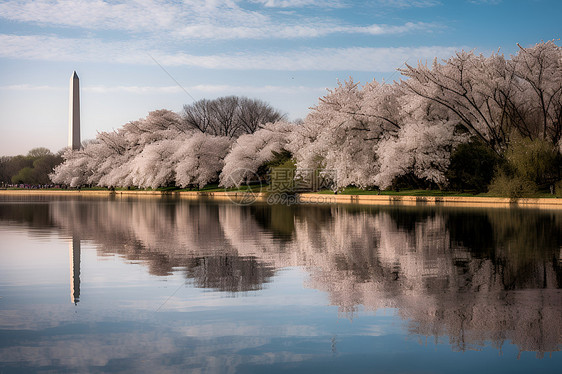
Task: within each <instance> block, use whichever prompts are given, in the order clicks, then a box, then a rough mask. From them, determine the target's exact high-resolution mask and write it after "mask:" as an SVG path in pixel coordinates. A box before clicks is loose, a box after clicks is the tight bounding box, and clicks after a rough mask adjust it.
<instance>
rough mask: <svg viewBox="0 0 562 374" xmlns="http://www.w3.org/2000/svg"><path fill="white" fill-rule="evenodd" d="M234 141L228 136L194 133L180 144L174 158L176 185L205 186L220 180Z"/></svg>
mask: <svg viewBox="0 0 562 374" xmlns="http://www.w3.org/2000/svg"><path fill="white" fill-rule="evenodd" d="M231 145H232V141H231V140H230V139H229V138H228V137H226V136H213V135H208V134H204V133H194V134H193V135H192V136H190V137H189V138H188V139H186V140H185V141H181V142H178V147H177V150H176V151H175V153H174V154H173V156H172V159H173V160H174V161H175V163H176V164H175V166H174V171H175V178H176V184H177V185H179V186H181V187H187V186H192V185H193V186H197V187H199V188H203V187H204V186H205V185H207V184H209V183H211V182H215V181H217V180H218V176H219V173H220V172H221V170H222V169H223V166H224V163H225V157H226V155H227V154H228V151H229V150H230V146H231Z"/></svg>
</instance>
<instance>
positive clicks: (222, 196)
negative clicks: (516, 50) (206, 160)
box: [0, 190, 562, 209]
mask: <svg viewBox="0 0 562 374" xmlns="http://www.w3.org/2000/svg"><path fill="white" fill-rule="evenodd" d="M0 196H92V197H93V196H97V197H103V196H107V197H109V196H113V197H119V198H123V197H133V196H135V197H153V198H154V197H164V196H166V197H178V198H182V199H189V200H196V199H213V200H230V201H232V202H236V203H238V204H242V205H249V204H251V203H253V202H255V201H259V202H269V203H272V204H285V205H286V204H294V203H296V204H349V205H394V206H448V207H494V208H515V207H517V208H534V209H562V199H558V198H520V199H511V198H508V197H476V196H474V197H473V196H407V195H335V194H334V195H330V194H319V193H313V192H307V193H301V194H296V195H294V196H288V195H284V196H285V198H286V199H285V200H281V201H280V200H279V199H272V196H275V195H268V194H266V193H264V192H257V193H251V192H244V191H242V192H241V191H232V192H230V191H229V192H227V191H213V192H211V191H177V192H176V191H127V190H124V191H109V190H99V191H98V190H0ZM279 196H281V195H277V197H279Z"/></svg>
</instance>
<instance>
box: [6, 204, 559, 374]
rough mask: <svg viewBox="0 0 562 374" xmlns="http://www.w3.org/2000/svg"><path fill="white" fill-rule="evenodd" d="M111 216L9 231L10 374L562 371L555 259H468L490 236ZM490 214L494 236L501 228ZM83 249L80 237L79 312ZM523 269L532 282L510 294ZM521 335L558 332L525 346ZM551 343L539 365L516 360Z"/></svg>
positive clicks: (337, 223) (417, 217) (344, 217)
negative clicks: (75, 245)
mask: <svg viewBox="0 0 562 374" xmlns="http://www.w3.org/2000/svg"><path fill="white" fill-rule="evenodd" d="M113 203H114V204H113V205H111V204H110V205H104V204H105V203H104V202H103V201H94V202H93V203H88V204H85V205H84V204H78V205H76V204H74V205H73V204H68V203H65V202H60V201H59V202H53V203H52V204H51V206H50V207H49V209H48V211H47V212H45V211H40V212H39V214H40V215H41V216H42V217H43V218H45V217H47V218H45V219H44V220H43V221H41V220H39V221H38V220H33V218H30V217H29V216H26V217H27V218H21V217H19V218H18V217H16V218H13V219H11V220H7V219H6V216H5V215H2V216H0V222H1V223H2V224H1V225H0V238H1V239H2V240H1V244H0V296H1V297H2V298H1V299H0V371H3V370H8V371H9V370H18V369H22V370H23V369H27V370H33V371H36V370H47V371H49V370H50V371H54V372H62V371H65V370H68V371H71V372H75V371H84V372H97V371H101V372H163V371H166V370H169V371H170V372H177V371H193V372H198V371H199V372H211V373H212V372H217V373H223V372H268V373H271V372H273V373H275V372H303V373H304V372H314V371H316V372H335V373H340V372H369V373H372V372H383V373H393V372H397V373H398V372H425V371H431V372H444V373H445V372H466V373H469V372H470V373H471V372H477V371H495V372H510V373H514V372H521V373H523V372H539V371H540V372H543V373H546V372H556V370H557V369H558V368H559V367H560V366H559V365H560V364H561V362H562V361H561V360H562V357H561V354H560V352H557V351H556V350H557V349H558V348H559V346H560V342H561V340H562V339H561V337H560V333H561V331H560V311H561V309H560V296H561V293H560V286H559V284H560V277H561V276H560V271H559V267H557V266H559V257H558V258H557V257H556V256H555V255H556V253H557V252H556V248H550V249H549V248H547V247H548V245H545V246H544V247H542V250H543V251H544V252H545V253H546V254H541V255H536V254H533V255H528V254H526V253H524V252H516V253H515V255H516V258H514V259H509V257H506V256H505V255H504V254H503V252H502V251H503V249H501V248H495V249H493V250H491V249H490V248H484V247H486V246H481V247H479V248H478V249H477V250H472V249H471V248H469V250H467V248H466V246H467V245H468V246H469V247H470V246H472V244H469V243H470V240H472V241H478V240H480V241H482V240H483V239H482V238H480V239H479V238H470V237H462V236H460V235H459V234H458V231H459V230H467V228H466V227H459V226H458V225H457V226H454V225H453V223H454V222H455V221H456V220H458V217H457V216H455V215H451V216H447V215H440V214H435V212H425V213H420V212H417V213H412V212H399V213H400V214H398V215H397V214H396V212H388V211H383V212H378V211H374V212H371V211H367V212H366V213H365V212H363V213H361V212H360V213H359V214H358V213H353V212H351V213H350V212H347V211H346V210H342V209H335V210H334V209H326V208H323V209H320V210H317V211H313V208H312V207H308V209H309V210H310V211H308V212H305V213H303V212H302V211H301V212H298V211H296V212H295V211H292V210H286V209H283V211H281V214H282V216H283V218H284V219H283V220H281V221H279V220H278V221H275V219H274V218H275V217H272V216H271V214H272V212H271V211H268V208H267V207H257V208H253V209H254V210H252V209H250V208H243V209H241V208H238V207H236V206H229V205H220V206H213V207H212V208H209V209H207V208H205V207H204V206H202V205H195V206H194V205H190V204H184V203H181V204H177V205H175V204H169V203H168V204H157V203H156V202H152V203H147V202H144V203H143V204H136V203H128V204H122V203H119V202H113ZM2 207H5V205H2V204H1V203H0V209H1V208H2ZM0 214H3V213H0ZM268 214H270V216H269V217H268ZM497 214H498V212H492V213H490V214H489V217H491V218H488V221H487V222H503V218H504V217H503V216H500V217H495V216H496V215H497ZM547 216H548V217H550V218H549V219H551V221H552V222H554V223H551V224H550V226H548V225H546V226H544V223H545V221H544V217H543V216H533V215H531V216H529V217H527V218H528V219H527V221H529V222H537V224H540V225H541V226H543V227H547V228H548V227H550V228H551V229H552V227H554V228H555V229H554V231H553V232H552V234H554V235H557V233H559V232H560V231H556V230H559V226H558V225H560V223H561V222H562V220H560V217H559V216H557V215H552V216H549V215H547ZM463 217H465V213H463ZM494 217H495V218H494ZM523 218H525V217H523ZM92 219H95V220H96V221H95V222H94V223H92V221H91V220H92ZM494 220H495V221H494ZM285 221H289V224H287V223H286V222H285ZM493 225H496V226H493ZM493 225H492V228H493V229H494V231H495V232H498V231H499V232H500V234H501V235H505V234H503V232H504V231H507V232H510V231H513V230H512V228H513V227H511V226H507V227H506V226H505V225H503V226H498V225H499V224H498V223H493ZM408 227H409V228H410V229H409V230H408V229H405V228H408ZM73 234H74V235H75V236H76V235H79V236H80V237H82V238H83V239H82V240H81V246H80V249H81V254H80V301H79V302H78V303H77V305H74V304H72V303H71V302H70V292H71V291H70V287H69V284H70V269H69V267H70V266H69V244H70V243H71V242H72V239H71V236H72V235H73ZM512 234H513V233H512ZM512 234H510V235H512ZM498 235H499V234H498ZM459 238H462V239H463V240H462V243H461V240H459ZM513 240H516V238H511V239H510V237H505V236H502V241H505V242H511V241H513ZM555 240H558V241H560V239H559V238H558V239H555ZM535 241H536V242H540V243H542V244H544V243H547V244H548V243H551V241H552V239H544V240H543V239H540V238H538V239H537V238H535ZM541 241H542V242H541ZM490 242H493V240H492V241H490ZM543 242H544V243H543ZM220 243H222V244H220ZM219 244H220V245H219ZM213 248H214V249H215V251H216V252H217V253H220V256H215V255H213ZM558 248H560V247H558ZM514 250H516V248H515V249H514V247H513V246H511V247H509V251H511V252H513V251H514ZM509 251H508V252H509ZM553 255H554V256H555V257H553ZM558 255H559V251H558ZM498 259H499V260H501V261H499V260H498ZM506 259H507V260H506ZM502 261H503V262H502ZM506 261H511V262H510V263H509V264H507V263H506ZM451 264H454V266H453V265H451ZM490 264H492V265H490ZM498 267H501V269H500V270H501V277H500V276H497V275H496V272H498V271H500V270H498V269H499V268H498ZM494 269H495V270H494ZM514 269H515V270H514ZM521 269H527V271H528V272H529V274H530V275H526V276H525V277H523V278H524V281H523V280H520V278H517V280H513V279H515V278H513V274H511V273H510V272H514V271H517V272H521ZM557 269H558V270H557ZM535 273H537V274H540V275H541V277H542V278H541V279H539V278H540V277H535V276H534V275H533V274H535ZM467 274H468V275H467ZM499 278H502V279H507V280H508V281H509V282H508V283H505V284H504V283H501V282H500V281H499V280H498V279H499ZM557 279H558V280H557ZM506 285H507V286H506ZM543 286H544V287H543ZM508 287H511V289H509V288H508ZM443 295H445V296H443ZM490 297H493V298H496V299H497V298H503V300H501V301H500V302H498V301H497V300H495V299H494V300H492V299H491V298H490ZM510 305H512V306H514V307H515V308H517V310H515V311H512V310H510V309H509V306H510ZM535 310H541V313H542V312H544V316H543V318H546V320H545V321H546V322H545V321H542V320H541V321H538V322H539V323H538V324H537V320H536V316H535V315H534V314H533V313H534V311H535ZM469 312H470V313H469ZM549 313H550V314H549ZM463 314H465V315H463ZM500 314H501V315H502V316H501V317H498V315H500ZM553 316H554V317H553ZM548 318H550V319H548ZM477 319H478V320H477ZM483 319H488V320H489V321H481V320H483ZM526 319H528V321H527V320H526ZM514 320H515V321H517V323H519V324H520V325H522V326H524V325H525V324H526V323H529V324H530V325H531V326H532V327H531V328H534V329H535V330H540V329H543V328H544V326H542V325H541V323H543V324H547V325H548V326H549V328H550V329H551V331H547V332H546V333H547V334H546V335H548V336H544V337H543V338H542V339H543V341H541V334H540V333H537V334H534V335H533V336H527V338H525V336H519V335H520V334H522V333H527V331H529V330H526V329H524V328H522V329H521V331H519V330H517V328H516V327H513V326H512V324H513V321H514ZM458 321H461V323H464V324H465V327H464V328H462V329H461V330H460V331H461V332H462V339H465V340H466V341H463V342H459V339H461V337H460V335H459V334H457V333H456V330H455V329H456V328H457V327H456V323H459V322H458ZM533 324H534V325H533ZM492 325H493V327H494V329H495V330H493V331H491V330H490V326H492ZM496 325H497V326H499V327H497V326H496ZM502 325H503V326H504V329H502V328H501V326H502ZM533 326H534V327H533ZM496 330H497V331H496ZM448 333H452V334H453V335H452V336H451V338H449V334H448ZM518 334H519V335H518ZM553 336H554V337H553ZM451 339H453V341H451ZM490 339H492V340H494V341H501V342H503V343H502V345H501V347H497V346H495V343H493V342H492V341H490ZM513 339H515V340H516V342H515V344H513V343H514V342H513ZM548 339H550V340H548ZM552 339H554V341H557V344H556V343H555V344H554V346H555V347H558V348H556V349H550V351H554V352H552V353H550V351H548V350H546V351H545V352H546V353H545V354H544V358H543V359H536V357H535V356H536V352H519V351H520V350H523V351H525V350H529V347H531V348H532V347H534V346H536V347H545V346H546V347H550V348H552V347H553V346H552ZM465 343H466V345H463V344H465ZM549 344H550V345H549ZM523 345H525V346H523ZM463 346H464V347H465V349H464V350H463V351H462V352H458V347H463ZM541 354H542V353H541ZM518 356H519V360H517V357H518Z"/></svg>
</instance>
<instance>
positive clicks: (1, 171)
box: [0, 147, 63, 186]
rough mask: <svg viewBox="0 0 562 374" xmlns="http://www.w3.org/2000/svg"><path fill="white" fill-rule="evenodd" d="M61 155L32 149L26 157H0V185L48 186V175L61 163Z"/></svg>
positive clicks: (47, 150)
mask: <svg viewBox="0 0 562 374" xmlns="http://www.w3.org/2000/svg"><path fill="white" fill-rule="evenodd" d="M62 161H63V158H62V153H61V152H58V153H57V154H54V153H52V152H51V151H50V150H49V149H47V148H43V147H40V148H33V149H32V150H31V151H29V152H28V153H27V155H25V156H23V155H18V156H1V157H0V184H1V185H4V186H6V185H11V184H15V185H19V184H25V185H34V186H37V185H48V184H51V183H52V182H51V179H50V178H49V174H50V173H52V172H53V169H54V168H55V166H57V165H59V164H60V163H62Z"/></svg>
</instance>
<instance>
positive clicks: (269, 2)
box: [251, 0, 345, 8]
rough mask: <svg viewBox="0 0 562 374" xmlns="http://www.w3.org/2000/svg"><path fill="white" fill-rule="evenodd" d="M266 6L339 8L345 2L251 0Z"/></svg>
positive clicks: (322, 0) (323, 0)
mask: <svg viewBox="0 0 562 374" xmlns="http://www.w3.org/2000/svg"><path fill="white" fill-rule="evenodd" d="M251 1H252V2H253V3H258V4H262V5H263V6H265V7H268V8H301V7H320V8H341V7H344V6H345V3H344V2H343V1H341V0H251Z"/></svg>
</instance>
